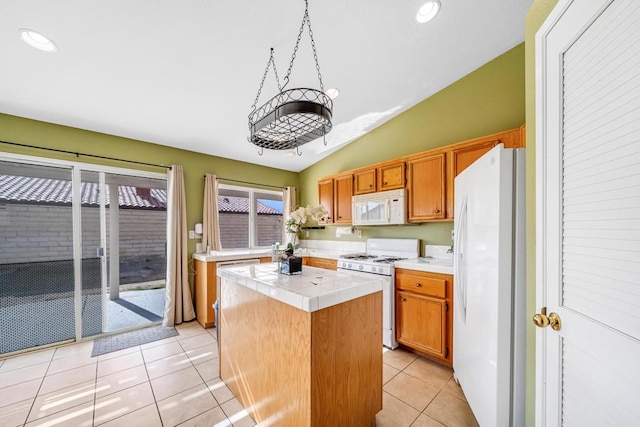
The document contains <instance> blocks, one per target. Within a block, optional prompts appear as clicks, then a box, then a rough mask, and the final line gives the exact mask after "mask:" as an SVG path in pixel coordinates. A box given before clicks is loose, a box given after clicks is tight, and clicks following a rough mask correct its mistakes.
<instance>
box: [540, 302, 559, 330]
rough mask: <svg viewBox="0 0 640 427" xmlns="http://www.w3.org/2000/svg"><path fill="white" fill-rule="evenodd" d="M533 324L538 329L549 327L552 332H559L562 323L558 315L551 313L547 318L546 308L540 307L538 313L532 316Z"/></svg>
mask: <svg viewBox="0 0 640 427" xmlns="http://www.w3.org/2000/svg"><path fill="white" fill-rule="evenodd" d="M533 324H534V325H536V326H537V327H538V328H546V327H547V326H551V329H553V330H554V331H559V330H560V328H562V321H561V320H560V316H558V313H551V314H549V316H547V307H542V309H541V310H540V313H538V314H536V315H534V316H533Z"/></svg>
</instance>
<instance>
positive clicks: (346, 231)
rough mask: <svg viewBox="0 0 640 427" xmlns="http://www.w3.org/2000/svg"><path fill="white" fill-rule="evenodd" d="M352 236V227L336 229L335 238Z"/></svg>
mask: <svg viewBox="0 0 640 427" xmlns="http://www.w3.org/2000/svg"><path fill="white" fill-rule="evenodd" d="M347 234H353V227H336V237H341V236H345V235H347Z"/></svg>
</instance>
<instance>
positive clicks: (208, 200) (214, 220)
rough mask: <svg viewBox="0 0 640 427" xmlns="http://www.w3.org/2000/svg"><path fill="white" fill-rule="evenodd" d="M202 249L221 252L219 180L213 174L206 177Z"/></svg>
mask: <svg viewBox="0 0 640 427" xmlns="http://www.w3.org/2000/svg"><path fill="white" fill-rule="evenodd" d="M202 247H203V248H204V249H206V248H207V247H209V248H211V249H212V250H214V251H217V250H220V249H221V248H222V245H220V225H219V221H218V180H217V179H216V176H215V175H213V174H210V173H208V174H206V175H205V176H204V206H203V208H202Z"/></svg>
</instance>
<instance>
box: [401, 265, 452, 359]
mask: <svg viewBox="0 0 640 427" xmlns="http://www.w3.org/2000/svg"><path fill="white" fill-rule="evenodd" d="M395 299H396V340H397V341H398V342H399V343H400V344H402V345H404V346H406V347H409V348H411V349H413V350H416V351H417V352H419V353H420V354H422V355H424V356H426V357H428V358H430V359H432V360H435V361H437V362H439V363H442V364H443V365H446V366H449V367H451V366H452V354H453V348H452V346H453V311H452V310H453V276H451V275H448V274H438V273H426V272H422V271H415V270H406V269H396V297H395Z"/></svg>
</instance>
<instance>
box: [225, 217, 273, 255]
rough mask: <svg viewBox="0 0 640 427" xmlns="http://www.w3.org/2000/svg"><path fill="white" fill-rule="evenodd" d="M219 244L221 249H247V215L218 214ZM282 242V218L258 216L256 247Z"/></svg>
mask: <svg viewBox="0 0 640 427" xmlns="http://www.w3.org/2000/svg"><path fill="white" fill-rule="evenodd" d="M219 219H220V243H221V244H222V248H223V249H233V248H248V247H249V214H246V213H245V214H242V213H220V215H219ZM280 241H282V216H281V215H258V246H271V245H272V244H273V243H275V242H280Z"/></svg>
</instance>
